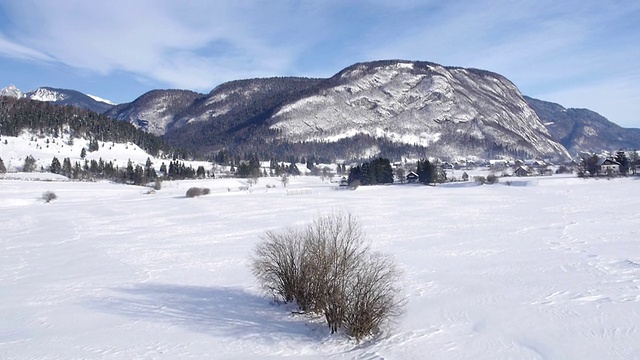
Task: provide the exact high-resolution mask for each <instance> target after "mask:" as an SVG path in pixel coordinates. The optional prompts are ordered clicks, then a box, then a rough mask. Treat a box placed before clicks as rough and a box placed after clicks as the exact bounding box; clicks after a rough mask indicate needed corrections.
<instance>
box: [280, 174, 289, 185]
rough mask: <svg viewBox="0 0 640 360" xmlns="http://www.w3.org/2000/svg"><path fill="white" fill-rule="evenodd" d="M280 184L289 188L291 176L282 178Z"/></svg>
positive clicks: (285, 175)
mask: <svg viewBox="0 0 640 360" xmlns="http://www.w3.org/2000/svg"><path fill="white" fill-rule="evenodd" d="M280 182H281V183H282V186H283V187H287V184H289V175H287V174H284V175H282V178H280Z"/></svg>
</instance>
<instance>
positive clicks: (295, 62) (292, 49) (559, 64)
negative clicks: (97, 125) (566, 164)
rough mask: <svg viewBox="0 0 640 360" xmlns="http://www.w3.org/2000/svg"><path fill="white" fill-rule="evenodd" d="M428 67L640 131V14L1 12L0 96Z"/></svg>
mask: <svg viewBox="0 0 640 360" xmlns="http://www.w3.org/2000/svg"><path fill="white" fill-rule="evenodd" d="M380 59H405V60H424V61H432V62H436V63H440V64H442V65H449V66H463V67H473V68H480V69H485V70H490V71H494V72H497V73H499V74H502V75H504V76H506V77H507V78H508V79H510V80H511V81H513V82H514V83H515V84H516V86H518V88H519V89H520V90H521V91H522V93H523V94H525V95H529V96H532V97H536V98H539V99H542V100H547V101H553V102H557V103H560V104H561V105H563V106H565V107H578V108H588V109H591V110H594V111H597V112H599V113H600V114H602V115H604V116H605V117H607V118H608V119H609V120H611V121H613V122H616V123H618V124H620V125H622V126H625V127H640V2H638V1H632V0H628V1H627V0H611V1H589V0H581V1H575V0H567V1H557V0H534V1H518V0H511V1H509V0H478V1H457V0H450V1H429V0H423V1H418V0H406V1H387V0H379V1H377V0H374V1H356V0H354V1H349V0H320V1H287V0H268V1H241V0H240V1H223V0H219V1H210V0H203V1H199V0H190V1H177V0H176V1H162V0H127V1H120V0H111V1H100V2H97V1H86V0H76V1H72V0H51V1H36V0H0V88H1V87H4V86H7V85H9V84H15V85H16V86H17V87H18V88H20V89H21V90H23V91H28V90H33V89H35V88H37V87H40V86H52V87H58V88H67V89H74V90H78V91H82V92H84V93H89V94H93V95H97V96H100V97H102V98H105V99H109V100H112V101H114V102H116V103H122V102H129V101H132V100H134V99H135V98H136V97H138V96H140V95H142V94H143V93H145V92H147V91H149V90H152V89H160V88H163V89H164V88H179V89H190V90H195V91H199V92H205V93H206V92H209V91H210V90H211V89H213V88H214V87H215V86H217V85H219V84H220V83H222V82H225V81H229V80H235V79H244V78H252V77H269V76H308V77H329V76H332V75H333V74H335V73H337V72H338V71H340V70H341V69H343V68H344V67H347V66H349V65H351V64H353V63H356V62H361V61H370V60H380Z"/></svg>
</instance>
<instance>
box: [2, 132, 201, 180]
mask: <svg viewBox="0 0 640 360" xmlns="http://www.w3.org/2000/svg"><path fill="white" fill-rule="evenodd" d="M5 141H6V144H5ZM47 141H48V143H47ZM98 146H99V147H98V150H96V151H87V156H86V157H85V159H86V160H89V161H91V160H96V161H98V160H99V159H100V158H102V160H104V161H112V162H113V164H114V165H117V166H119V167H125V166H127V163H128V161H129V160H131V161H132V163H133V164H134V165H135V164H140V165H144V164H145V163H146V161H147V158H150V159H151V161H152V162H153V163H154V166H155V167H156V170H158V169H159V168H160V165H161V164H162V162H163V161H164V162H165V164H166V165H167V166H168V164H169V162H170V161H171V159H157V158H155V157H153V156H150V155H149V154H147V153H146V152H145V151H144V150H142V149H141V148H140V147H138V146H137V145H135V144H133V143H112V142H103V141H98ZM82 148H86V149H88V148H89V141H88V140H86V139H74V140H73V143H72V145H69V136H68V135H64V136H62V137H57V138H56V137H52V136H38V135H35V134H33V133H30V132H26V131H25V132H23V133H22V134H21V135H20V136H17V137H15V136H4V135H3V136H2V137H0V158H2V160H3V162H4V164H5V166H6V168H7V171H10V172H14V171H19V170H22V166H23V164H24V159H25V157H26V156H27V155H31V156H33V157H34V158H35V159H36V164H37V167H38V168H40V167H43V168H44V169H47V168H48V167H49V166H50V165H51V160H53V157H57V158H58V160H59V161H60V162H62V161H63V160H64V158H67V157H68V158H69V160H71V163H72V164H73V163H75V162H76V161H77V162H80V163H81V164H84V160H83V159H81V158H80V154H81V152H82ZM185 164H186V165H190V164H199V165H202V164H205V168H207V170H208V169H209V168H211V163H206V162H203V163H198V162H185ZM196 167H197V165H196ZM196 167H194V169H195V168H196Z"/></svg>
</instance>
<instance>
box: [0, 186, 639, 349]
mask: <svg viewBox="0 0 640 360" xmlns="http://www.w3.org/2000/svg"><path fill="white" fill-rule="evenodd" d="M637 181H638V180H636V179H635V178H619V179H613V180H608V181H607V180H592V179H589V180H583V179H577V178H575V177H569V176H553V177H538V178H527V179H526V180H522V181H519V182H518V184H517V185H520V186H505V184H501V183H498V184H495V185H484V186H478V185H477V184H474V183H467V184H461V183H455V184H444V185H439V186H436V187H429V186H422V185H413V184H406V185H392V186H374V187H360V188H358V189H357V190H355V191H347V190H335V188H336V186H337V184H331V183H329V182H322V181H321V180H320V179H319V178H317V177H310V176H305V177H292V178H291V179H290V183H289V184H288V186H287V188H286V189H285V188H283V187H282V185H281V183H280V182H279V179H278V178H260V179H259V180H258V183H257V184H256V185H253V187H251V188H250V189H251V191H241V190H239V188H240V187H242V186H246V182H245V181H243V180H242V179H206V180H180V181H165V182H163V186H162V190H160V191H158V192H156V194H152V195H150V194H145V193H146V192H147V190H148V189H149V188H145V187H138V186H129V185H121V184H113V183H109V182H104V181H103V182H96V183H91V182H71V181H62V182H59V181H20V180H6V179H5V180H0V224H2V230H1V234H2V235H0V244H1V246H2V252H0V289H2V291H0V319H3V320H2V322H1V324H2V326H0V354H3V355H2V357H3V358H6V359H36V358H43V359H69V358H84V359H121V358H143V359H144V358H149V359H151V358H153V359H175V358H194V359H195V358H198V359H199V358H220V359H234V358H243V359H264V358H280V357H294V358H305V359H324V358H333V359H383V358H405V359H420V358H424V357H425V356H426V355H425V354H429V355H428V357H429V358H433V359H510V358H518V359H541V358H548V359H553V358H556V359H568V358H572V359H577V358H579V359H605V358H608V359H612V358H615V359H636V358H638V357H640V331H639V329H638V325H637V324H638V323H639V321H640V246H638V245H639V244H638V241H639V240H638V238H639V237H638V232H639V231H640V230H638V229H640V226H639V225H640V219H639V218H638V216H637V211H636V210H635V209H637V208H638V207H640V197H638V196H634V195H633V194H634V193H635V191H636V188H637V186H638V184H639V183H638V182H637ZM266 185H276V187H275V188H272V187H269V188H267V186H266ZM463 185H464V186H463ZM193 186H198V187H207V188H210V189H211V194H209V195H206V196H201V197H198V198H186V197H185V192H186V190H187V189H188V188H190V187H193ZM287 189H291V190H295V189H305V191H299V192H296V191H291V192H290V195H287V191H286V190H287ZM45 191H53V192H55V193H56V195H57V196H58V198H57V199H56V200H54V201H52V202H51V203H48V204H46V203H44V201H43V200H42V199H41V195H42V193H43V192H45ZM293 194H296V195H293ZM334 211H343V212H349V213H351V214H353V215H355V216H356V217H357V218H358V219H359V221H360V223H361V225H362V227H363V229H364V230H365V233H366V237H367V239H368V241H369V242H370V244H371V246H372V249H373V250H375V251H381V252H383V253H385V254H389V255H391V256H393V257H394V259H395V262H396V264H397V265H398V266H399V268H400V269H401V270H402V271H403V277H402V288H403V291H404V294H405V296H406V299H407V305H406V308H405V315H404V316H402V317H400V318H399V319H397V321H396V323H395V324H394V325H393V326H392V327H391V329H390V330H389V332H388V334H387V336H384V337H381V338H378V339H375V340H370V341H365V342H362V343H355V342H353V341H351V340H349V339H347V338H346V337H345V336H344V335H342V334H337V336H336V335H335V334H334V335H330V334H329V331H328V329H327V328H326V325H325V323H324V322H323V321H322V319H318V320H317V321H310V320H309V319H308V318H306V317H303V316H294V315H292V314H291V310H292V306H278V305H274V304H272V303H271V298H270V297H269V296H268V295H267V294H265V293H264V292H263V290H262V289H260V288H259V286H258V283H257V281H256V280H255V279H254V278H253V276H252V275H251V271H250V266H249V264H250V257H251V255H252V252H253V250H254V246H255V244H257V243H258V242H259V241H260V236H262V235H263V234H264V233H265V232H266V231H268V230H274V231H278V230H282V229H285V228H288V227H292V226H302V225H304V224H307V223H309V222H311V221H312V220H313V219H314V218H315V217H317V216H318V215H322V214H327V213H330V212H334Z"/></svg>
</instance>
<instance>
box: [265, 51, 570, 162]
mask: <svg viewBox="0 0 640 360" xmlns="http://www.w3.org/2000/svg"><path fill="white" fill-rule="evenodd" d="M334 78H335V80H336V85H334V86H330V87H328V88H325V89H323V90H322V91H320V92H319V93H317V94H314V95H313V96H310V97H304V98H301V99H299V100H297V101H295V102H292V103H289V104H287V105H285V106H282V107H281V108H280V109H279V110H278V111H277V112H276V113H275V114H274V115H273V117H272V119H271V120H270V122H272V123H273V125H271V127H270V128H271V129H274V130H277V131H278V132H279V133H280V134H281V135H280V137H281V138H283V139H287V140H290V141H309V140H311V139H312V140H316V141H335V140H336V139H340V138H346V137H351V136H353V134H356V133H361V134H366V135H371V136H375V137H383V138H388V139H391V140H393V141H395V142H400V143H409V144H411V143H413V144H418V145H422V146H424V147H427V148H429V147H437V148H438V149H442V148H443V147H447V148H448V149H447V150H446V151H447V152H454V153H456V155H463V154H462V153H460V152H459V151H456V150H455V149H453V148H452V147H454V146H455V147H458V148H461V147H464V146H465V145H466V143H468V142H469V141H476V142H485V141H489V142H491V143H495V144H498V145H500V146H502V147H505V148H508V149H510V150H516V151H524V152H528V153H530V154H534V155H537V156H553V157H556V156H558V157H568V153H567V152H566V149H564V147H563V146H562V145H560V144H558V143H557V142H556V141H554V140H552V139H551V137H550V135H549V133H548V131H547V129H546V128H545V127H544V125H543V124H542V123H541V122H540V119H539V118H538V117H537V115H536V114H535V112H534V111H533V110H532V109H531V108H530V107H529V106H528V105H527V103H526V101H524V99H523V97H522V94H520V92H519V91H518V89H517V88H516V86H515V85H513V83H511V82H510V81H508V80H507V79H506V78H504V77H502V76H500V75H497V74H492V73H489V72H483V71H477V70H472V69H462V68H446V67H443V66H440V65H437V64H431V63H420V62H403V61H390V62H376V63H363V64H357V65H354V66H351V67H349V68H347V69H345V70H343V71H342V72H341V73H340V74H338V75H336V76H335V77H334ZM460 150H462V149H460ZM439 151H442V150H439Z"/></svg>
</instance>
